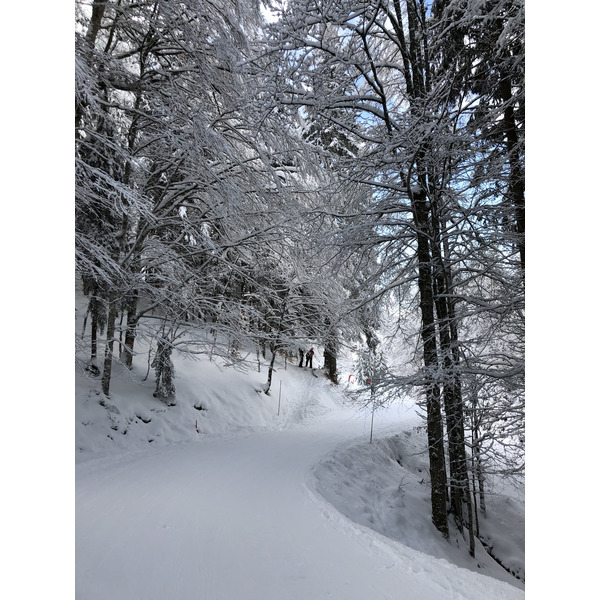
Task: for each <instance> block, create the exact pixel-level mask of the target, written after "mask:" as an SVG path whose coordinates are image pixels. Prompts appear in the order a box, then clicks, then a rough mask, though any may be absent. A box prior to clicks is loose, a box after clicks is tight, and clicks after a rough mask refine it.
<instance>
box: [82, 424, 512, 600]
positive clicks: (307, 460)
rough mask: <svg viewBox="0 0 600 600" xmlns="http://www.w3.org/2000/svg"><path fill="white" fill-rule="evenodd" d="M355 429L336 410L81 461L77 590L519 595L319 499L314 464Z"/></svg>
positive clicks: (162, 598) (224, 595) (415, 597)
mask: <svg viewBox="0 0 600 600" xmlns="http://www.w3.org/2000/svg"><path fill="white" fill-rule="evenodd" d="M400 426H401V424H398V423H397V422H396V423H395V428H396V431H397V430H398V427H400ZM359 435H362V436H364V435H365V423H364V420H361V419H358V418H356V417H352V418H350V417H349V416H348V413H343V412H340V413H339V414H336V415H328V416H327V417H323V418H322V419H320V421H319V422H313V423H312V424H309V425H304V426H301V427H297V428H294V429H289V430H283V431H266V432H258V433H251V434H243V435H231V436H229V437H227V438H223V437H208V438H205V439H203V440H201V441H199V442H198V443H188V444H181V445H179V444H177V445H172V446H168V447H164V448H156V449H152V450H151V451H150V450H149V451H148V452H147V453H143V454H138V455H134V456H132V455H128V456H127V455H124V456H120V457H116V458H112V459H103V460H99V461H88V462H85V463H82V464H80V465H78V466H77V479H76V492H77V497H76V507H77V509H76V544H77V545H76V551H77V555H76V591H77V598H78V600H96V599H98V600H100V599H101V600H107V599H110V600H119V599H123V600H125V599H126V600H134V599H140V600H167V599H173V600H188V599H189V600H191V599H194V600H221V599H222V600H292V599H298V600H320V599H326V598H329V599H335V600H355V599H356V600H359V599H360V600H365V599H366V598H368V599H369V600H384V599H390V600H401V599H406V600H434V599H435V600H452V599H457V600H458V599H465V600H471V599H472V600H481V598H486V600H491V599H517V598H518V599H522V598H524V593H523V592H522V591H520V590H518V589H516V588H514V587H512V586H510V585H508V584H506V583H502V582H500V581H497V580H494V579H491V578H488V577H483V576H481V575H478V574H476V573H472V572H470V571H467V570H465V569H459V568H458V567H455V566H454V565H451V564H449V563H447V562H446V561H440V560H436V559H434V558H432V557H429V556H426V555H424V554H421V553H419V552H415V551H414V550H411V549H409V548H407V547H405V546H403V545H401V544H399V543H395V542H393V541H391V540H388V539H386V538H384V537H383V536H380V535H378V534H377V533H375V532H373V531H371V530H369V529H366V528H363V527H361V526H359V525H356V524H353V523H352V522H350V521H349V520H347V519H346V518H345V517H343V516H342V515H341V514H340V513H338V512H337V511H336V510H335V509H334V508H333V507H332V506H331V505H328V504H327V503H326V502H325V501H324V500H323V499H322V498H321V497H320V496H319V495H318V494H317V493H316V492H315V491H314V488H313V483H312V478H311V467H312V466H313V465H314V464H315V462H316V461H317V460H319V459H320V458H321V457H323V456H324V455H326V454H327V453H328V452H330V451H331V450H332V449H333V448H334V447H335V446H337V445H338V444H341V443H344V442H345V441H348V440H350V439H355V438H356V437H357V436H359Z"/></svg>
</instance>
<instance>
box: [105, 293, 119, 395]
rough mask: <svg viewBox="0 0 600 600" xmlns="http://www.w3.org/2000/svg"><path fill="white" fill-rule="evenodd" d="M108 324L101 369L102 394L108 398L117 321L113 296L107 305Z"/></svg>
mask: <svg viewBox="0 0 600 600" xmlns="http://www.w3.org/2000/svg"><path fill="white" fill-rule="evenodd" d="M108 306H109V309H108V322H107V325H106V348H105V350H104V368H103V369H102V392H103V394H104V395H105V396H107V397H108V395H109V391H110V378H111V375H112V363H113V348H114V343H115V323H116V321H117V303H116V300H115V298H114V295H111V298H110V300H109V303H108Z"/></svg>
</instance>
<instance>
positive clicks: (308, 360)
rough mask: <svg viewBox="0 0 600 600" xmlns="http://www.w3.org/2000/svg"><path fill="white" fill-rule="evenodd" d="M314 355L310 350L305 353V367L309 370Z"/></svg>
mask: <svg viewBox="0 0 600 600" xmlns="http://www.w3.org/2000/svg"><path fill="white" fill-rule="evenodd" d="M314 355H315V351H314V350H313V349H312V348H311V349H310V350H309V351H308V352H307V353H306V366H307V367H310V368H311V369H312V368H313V366H312V359H313V356H314Z"/></svg>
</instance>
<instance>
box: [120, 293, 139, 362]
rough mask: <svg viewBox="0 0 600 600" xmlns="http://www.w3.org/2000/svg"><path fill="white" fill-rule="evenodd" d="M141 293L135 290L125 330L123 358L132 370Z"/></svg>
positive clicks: (128, 310)
mask: <svg viewBox="0 0 600 600" xmlns="http://www.w3.org/2000/svg"><path fill="white" fill-rule="evenodd" d="M138 300H139V295H138V292H137V291H134V293H133V298H132V299H131V303H130V305H129V306H128V308H127V327H126V330H125V343H124V344H123V347H122V352H121V360H122V361H123V364H124V365H125V366H126V367H127V368H128V369H129V370H131V369H132V368H133V345H134V343H135V329H136V326H137V314H136V313H137V305H138Z"/></svg>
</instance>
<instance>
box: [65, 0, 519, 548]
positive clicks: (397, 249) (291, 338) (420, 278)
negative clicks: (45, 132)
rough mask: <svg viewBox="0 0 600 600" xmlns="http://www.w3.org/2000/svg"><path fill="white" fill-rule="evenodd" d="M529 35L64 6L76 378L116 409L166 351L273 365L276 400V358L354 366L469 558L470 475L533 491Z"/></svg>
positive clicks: (390, 10)
mask: <svg viewBox="0 0 600 600" xmlns="http://www.w3.org/2000/svg"><path fill="white" fill-rule="evenodd" d="M265 15H269V19H265ZM524 21H525V19H524V2H523V1H522V0H483V1H482V0H432V1H427V2H426V1H425V0H375V1H365V0H330V1H328V2H324V1H322V0H288V1H286V2H278V1H274V2H264V3H261V2H260V1H258V0H257V1H255V0H241V1H234V0H216V1H214V2H205V1H204V0H184V1H178V2H173V1H171V0H138V1H136V2H132V1H129V0H108V1H99V0H89V1H88V2H78V3H77V10H76V49H75V81H76V85H75V91H76V98H75V162H76V166H75V177H76V201H75V209H76V217H75V219H76V232H75V233H76V268H77V279H78V282H79V284H80V285H81V289H82V291H83V293H84V294H85V297H86V298H87V301H88V306H87V314H86V318H85V324H84V328H83V331H79V332H78V335H77V344H78V355H82V354H85V356H86V358H85V360H83V361H82V364H80V365H78V368H82V369H87V370H88V371H89V372H90V373H91V374H92V375H95V376H98V377H99V378H100V380H101V385H102V391H103V393H104V394H105V395H106V396H109V394H110V384H111V374H112V367H113V365H114V363H115V361H121V362H122V363H123V364H124V365H126V366H127V367H129V368H131V367H132V364H133V358H134V356H136V344H139V340H144V341H145V342H146V343H148V344H150V345H151V347H152V348H154V355H153V361H152V365H153V366H154V369H155V374H156V392H155V395H157V396H158V397H161V398H165V399H168V398H169V397H170V396H172V395H173V394H174V390H175V387H176V380H175V379H174V374H173V372H172V363H171V358H170V357H171V355H172V352H173V351H177V352H182V353H189V354H209V355H210V356H212V355H219V356H222V357H226V358H227V360H228V361H231V362H232V363H237V364H239V365H240V366H243V365H248V364H249V363H250V361H252V362H253V363H254V364H256V361H257V360H258V364H259V365H260V361H261V359H263V358H266V357H270V358H271V364H270V369H269V375H268V382H269V383H268V385H267V388H266V390H265V391H267V392H268V387H269V386H270V382H271V372H272V367H273V362H272V361H273V357H274V356H275V355H276V353H278V352H280V353H288V355H295V354H296V352H297V350H298V348H300V347H304V348H306V346H307V344H308V345H310V344H313V343H316V344H319V345H320V346H321V347H322V348H324V355H325V359H326V366H327V368H328V373H329V376H330V378H331V379H332V381H333V382H334V383H335V382H336V377H337V374H336V358H337V355H338V352H339V351H340V349H341V348H343V347H344V346H353V345H358V347H359V348H360V350H361V352H362V355H363V365H364V366H365V369H364V371H365V374H366V375H367V374H368V375H369V378H370V379H371V384H372V386H373V390H374V391H376V392H377V394H378V395H381V396H382V397H386V398H393V397H395V396H396V395H398V396H399V395H401V394H403V393H406V392H407V391H410V392H411V393H413V394H416V395H418V396H419V397H420V398H421V399H422V403H423V408H424V412H425V414H426V428H427V436H428V441H429V463H430V476H431V508H432V519H433V522H434V524H435V526H436V527H437V529H438V530H439V531H440V533H441V535H444V536H448V534H449V520H450V519H453V521H454V523H455V524H456V526H457V527H458V528H459V529H460V530H461V531H462V532H463V533H464V535H465V536H468V537H469V538H470V543H471V550H472V552H474V537H475V536H477V534H478V515H480V514H482V513H484V512H485V489H486V487H485V482H486V477H487V476H488V475H489V473H490V471H491V470H492V469H494V470H495V471H496V472H498V471H500V472H501V473H502V474H503V475H506V476H516V477H519V476H522V475H523V472H524V381H525V376H524V356H525V354H524V337H525V336H524V297H525V185H524V181H525V166H524V154H525V149H524V142H525V129H524V127H525V123H524V115H525V101H524V100H525V90H524V81H525V74H524V70H525V54H524V26H525V22H524ZM390 315H392V316H393V319H392V320H393V321H394V322H393V331H392V332H389V331H386V332H385V334H387V335H390V336H392V337H393V338H394V341H395V343H396V344H398V343H401V344H403V345H404V346H405V347H408V348H411V349H412V355H413V358H412V359H411V360H410V361H407V364H402V365H399V364H393V361H391V360H389V357H388V356H386V352H385V343H383V342H382V340H383V338H384V336H383V328H382V320H383V319H385V320H386V323H388V324H389V322H390ZM267 352H268V353H267ZM369 370H371V371H372V372H371V373H368V372H369ZM366 375H365V381H366Z"/></svg>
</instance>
